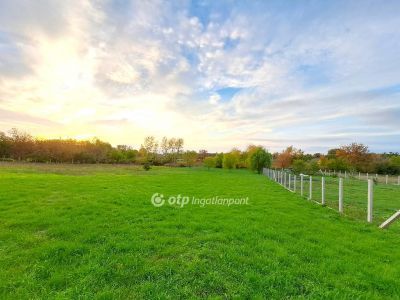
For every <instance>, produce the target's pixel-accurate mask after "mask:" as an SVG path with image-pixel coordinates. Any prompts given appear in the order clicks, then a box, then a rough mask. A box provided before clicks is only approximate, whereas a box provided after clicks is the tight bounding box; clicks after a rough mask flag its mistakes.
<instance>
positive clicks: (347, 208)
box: [264, 169, 400, 228]
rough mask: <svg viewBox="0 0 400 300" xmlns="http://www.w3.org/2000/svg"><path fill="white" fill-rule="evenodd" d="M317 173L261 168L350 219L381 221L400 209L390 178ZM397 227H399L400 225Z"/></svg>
mask: <svg viewBox="0 0 400 300" xmlns="http://www.w3.org/2000/svg"><path fill="white" fill-rule="evenodd" d="M320 173H321V174H319V175H316V176H309V175H306V174H294V173H292V172H290V171H286V170H272V169H264V174H265V175H266V176H268V177H269V178H270V179H272V180H274V181H276V182H278V183H279V184H281V185H282V186H284V187H285V188H286V189H288V190H290V191H292V192H294V193H296V194H299V195H300V196H302V197H304V198H306V199H308V200H312V201H314V202H317V203H319V204H321V205H324V206H327V207H330V208H332V209H334V210H337V211H338V212H340V213H343V214H344V215H346V216H349V217H351V218H355V219H360V220H367V221H369V222H372V223H376V224H381V223H382V222H383V221H385V220H386V219H388V218H389V217H390V216H391V215H393V214H394V213H395V212H396V211H398V210H399V209H400V185H398V184H397V183H396V182H395V183H394V184H390V183H391V182H394V181H389V179H388V178H389V177H386V176H384V177H381V181H379V177H374V178H375V179H374V178H369V180H365V179H366V178H363V177H362V176H361V173H360V174H359V175H360V176H354V174H351V173H342V174H340V173H339V174H337V173H336V174H334V173H333V172H330V173H329V172H328V171H321V172H320ZM368 177H369V175H368ZM382 178H384V181H383V182H382ZM386 179H388V180H386ZM369 185H370V187H369ZM369 193H370V195H369ZM369 205H370V208H369ZM369 209H370V214H369V213H368V211H369ZM398 223H400V222H398ZM397 227H398V228H400V225H397Z"/></svg>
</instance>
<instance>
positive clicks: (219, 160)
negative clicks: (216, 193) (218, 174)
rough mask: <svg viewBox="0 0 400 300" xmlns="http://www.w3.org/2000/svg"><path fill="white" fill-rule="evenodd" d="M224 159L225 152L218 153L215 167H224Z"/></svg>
mask: <svg viewBox="0 0 400 300" xmlns="http://www.w3.org/2000/svg"><path fill="white" fill-rule="evenodd" d="M223 160H224V154H223V153H218V154H217V155H216V156H215V167H216V168H222V164H223Z"/></svg>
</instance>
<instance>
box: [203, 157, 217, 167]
mask: <svg viewBox="0 0 400 300" xmlns="http://www.w3.org/2000/svg"><path fill="white" fill-rule="evenodd" d="M203 164H204V166H205V167H207V169H210V168H215V157H212V156H208V157H206V158H205V159H204V160H203Z"/></svg>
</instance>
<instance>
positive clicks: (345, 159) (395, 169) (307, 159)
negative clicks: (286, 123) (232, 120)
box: [272, 143, 400, 175]
mask: <svg viewBox="0 0 400 300" xmlns="http://www.w3.org/2000/svg"><path fill="white" fill-rule="evenodd" d="M272 166H273V167H274V168H279V169H280V168H283V169H292V170H293V171H294V172H296V173H308V174H314V173H316V172H318V171H319V170H336V171H347V172H362V173H377V174H388V175H400V155H399V153H383V154H377V153H372V152H370V151H369V149H368V147H367V146H366V145H364V144H358V143H352V144H349V145H345V146H342V147H340V148H335V149H330V150H329V151H328V152H327V154H321V153H315V154H305V153H304V152H303V151H302V150H300V149H296V148H294V147H293V146H290V147H287V148H286V149H285V150H283V151H282V152H280V153H274V154H273V165H272Z"/></svg>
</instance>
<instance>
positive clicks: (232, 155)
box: [203, 145, 272, 174]
mask: <svg viewBox="0 0 400 300" xmlns="http://www.w3.org/2000/svg"><path fill="white" fill-rule="evenodd" d="M203 164H204V166H206V167H207V168H224V169H241V168H247V169H250V170H252V171H256V172H257V173H259V174H260V173H261V172H262V169H263V168H265V167H271V164H272V155H271V154H270V153H269V152H268V151H267V150H266V149H265V148H264V147H262V146H255V145H250V146H248V147H247V149H246V150H245V151H240V150H239V149H237V148H233V149H232V150H231V151H230V152H227V153H217V154H216V155H213V156H208V157H206V158H205V159H204V162H203Z"/></svg>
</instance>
